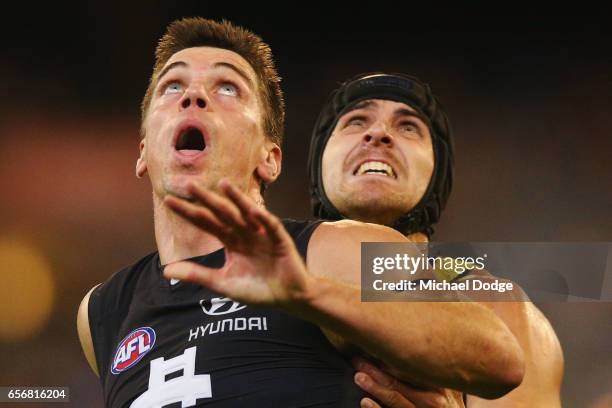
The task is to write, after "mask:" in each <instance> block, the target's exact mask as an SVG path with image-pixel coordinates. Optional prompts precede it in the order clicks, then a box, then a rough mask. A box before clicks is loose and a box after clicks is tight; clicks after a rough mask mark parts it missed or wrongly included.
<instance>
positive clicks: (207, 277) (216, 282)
mask: <svg viewBox="0 0 612 408" xmlns="http://www.w3.org/2000/svg"><path fill="white" fill-rule="evenodd" d="M218 273H221V272H220V270H219V269H214V268H207V267H205V266H202V265H199V264H197V263H195V262H189V261H180V262H174V263H171V264H168V265H166V267H165V268H164V276H165V277H166V278H167V279H178V280H181V281H186V282H192V283H196V284H198V285H202V286H206V287H207V288H209V289H210V290H212V291H215V292H218V293H220V294H222V295H225V293H224V287H223V280H222V279H215V278H214V276H215V274H218Z"/></svg>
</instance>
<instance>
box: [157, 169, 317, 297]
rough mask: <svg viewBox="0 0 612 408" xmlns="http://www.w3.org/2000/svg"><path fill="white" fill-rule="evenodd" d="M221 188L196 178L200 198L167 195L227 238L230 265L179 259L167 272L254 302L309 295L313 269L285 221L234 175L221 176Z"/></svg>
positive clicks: (171, 203)
mask: <svg viewBox="0 0 612 408" xmlns="http://www.w3.org/2000/svg"><path fill="white" fill-rule="evenodd" d="M219 190H220V191H221V194H218V193H215V192H213V191H210V190H207V189H204V188H202V187H200V186H197V185H195V184H193V183H192V184H190V185H189V186H188V191H189V193H190V194H191V195H192V197H193V198H194V200H195V202H190V201H187V200H185V199H183V198H179V197H176V196H166V197H165V199H164V202H165V204H166V205H167V206H168V207H170V208H171V209H172V210H173V211H174V212H176V213H177V214H178V215H180V216H181V217H183V218H185V219H186V220H188V221H189V222H191V223H192V224H194V225H196V226H198V227H199V228H201V229H202V230H204V231H206V232H208V233H210V234H212V235H214V236H216V237H217V238H218V239H219V240H220V241H221V242H222V243H223V245H224V246H225V255H226V258H225V265H224V266H223V267H222V268H221V269H213V268H207V267H205V266H202V265H199V264H196V263H194V262H186V261H181V262H176V263H172V264H169V265H168V266H167V267H166V268H165V270H164V275H165V276H166V278H175V279H180V280H185V281H190V282H194V283H198V284H200V285H203V286H206V287H208V288H209V289H211V290H213V291H215V292H218V293H220V294H222V295H225V296H227V297H230V298H231V299H233V300H236V301H239V302H244V303H250V304H265V305H283V304H287V303H291V302H293V301H296V300H300V299H302V298H303V297H304V296H306V294H307V292H308V282H309V275H308V273H307V271H306V266H305V265H304V261H303V260H302V258H301V257H300V254H299V253H298V251H297V249H296V247H295V244H294V242H293V240H292V238H291V237H290V236H289V234H288V233H287V231H286V230H285V228H284V227H283V224H282V223H281V221H280V220H279V219H278V218H277V217H276V216H274V215H273V214H271V213H270V212H269V211H267V210H266V209H265V208H262V207H259V206H257V205H256V204H255V203H254V202H253V200H251V199H250V198H249V197H247V196H246V195H245V194H244V193H242V192H240V191H238V189H236V188H235V187H234V186H232V184H231V183H230V182H229V181H227V180H221V181H220V182H219Z"/></svg>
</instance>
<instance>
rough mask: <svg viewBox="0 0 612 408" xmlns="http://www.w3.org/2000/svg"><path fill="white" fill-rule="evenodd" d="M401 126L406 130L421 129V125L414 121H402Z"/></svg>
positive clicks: (415, 131)
mask: <svg viewBox="0 0 612 408" xmlns="http://www.w3.org/2000/svg"><path fill="white" fill-rule="evenodd" d="M399 128H400V130H402V131H404V132H411V133H418V131H419V126H418V125H417V124H416V123H414V122H402V123H400V125H399Z"/></svg>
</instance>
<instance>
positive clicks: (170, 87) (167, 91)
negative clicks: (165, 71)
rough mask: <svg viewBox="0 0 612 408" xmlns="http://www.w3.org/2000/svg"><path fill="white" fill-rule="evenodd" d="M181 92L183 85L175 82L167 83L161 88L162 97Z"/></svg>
mask: <svg viewBox="0 0 612 408" xmlns="http://www.w3.org/2000/svg"><path fill="white" fill-rule="evenodd" d="M181 92H183V85H181V83H180V82H177V81H172V82H168V83H167V84H166V85H164V88H163V93H164V95H171V94H176V93H181Z"/></svg>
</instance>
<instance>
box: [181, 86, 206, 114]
mask: <svg viewBox="0 0 612 408" xmlns="http://www.w3.org/2000/svg"><path fill="white" fill-rule="evenodd" d="M206 105H207V104H206V98H205V97H204V95H203V93H202V92H200V91H198V90H195V89H188V90H187V91H186V92H185V93H184V94H183V97H182V98H181V101H180V108H181V110H185V109H189V108H190V107H193V108H200V109H204V108H206Z"/></svg>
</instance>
